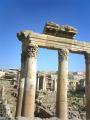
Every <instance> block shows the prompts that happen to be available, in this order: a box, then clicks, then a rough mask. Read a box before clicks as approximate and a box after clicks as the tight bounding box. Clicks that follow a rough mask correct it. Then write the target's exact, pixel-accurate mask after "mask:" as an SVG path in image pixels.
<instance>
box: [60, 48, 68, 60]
mask: <svg viewBox="0 0 90 120" xmlns="http://www.w3.org/2000/svg"><path fill="white" fill-rule="evenodd" d="M68 53H69V50H67V49H60V50H58V55H59V61H62V60H67V59H68Z"/></svg>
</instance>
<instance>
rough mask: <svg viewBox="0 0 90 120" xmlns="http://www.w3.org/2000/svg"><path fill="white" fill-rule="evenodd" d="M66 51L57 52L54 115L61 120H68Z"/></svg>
mask: <svg viewBox="0 0 90 120" xmlns="http://www.w3.org/2000/svg"><path fill="white" fill-rule="evenodd" d="M67 56H68V50H67V49H61V50H59V51H58V61H59V65H58V80H57V98H56V115H57V117H58V118H60V119H61V120H67V119H68V110H67V107H68V106H67V82H68V60H67Z"/></svg>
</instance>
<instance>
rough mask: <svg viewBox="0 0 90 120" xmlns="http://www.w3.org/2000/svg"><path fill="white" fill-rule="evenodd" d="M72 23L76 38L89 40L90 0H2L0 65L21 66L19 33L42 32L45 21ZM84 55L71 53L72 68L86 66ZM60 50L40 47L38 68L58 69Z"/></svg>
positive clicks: (0, 66)
mask: <svg viewBox="0 0 90 120" xmlns="http://www.w3.org/2000/svg"><path fill="white" fill-rule="evenodd" d="M47 21H53V22H56V23H58V24H60V25H65V24H66V25H71V26H74V27H76V28H77V29H78V34H77V36H76V39H78V40H82V41H88V42H90V1H89V0H0V68H20V59H21V58H20V54H21V43H20V42H19V41H18V39H17V37H16V33H17V32H19V31H21V30H27V29H29V30H32V31H34V32H38V33H42V31H43V27H44V24H45V22H47ZM84 62H85V61H84V57H83V56H81V55H76V54H70V55H69V70H70V71H83V70H85V64H84ZM57 64H58V59H57V51H51V50H46V49H40V50H39V53H38V70H48V71H49V70H52V71H53V70H57Z"/></svg>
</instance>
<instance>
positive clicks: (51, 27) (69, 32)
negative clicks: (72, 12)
mask: <svg viewBox="0 0 90 120" xmlns="http://www.w3.org/2000/svg"><path fill="white" fill-rule="evenodd" d="M43 33H44V34H47V35H52V36H57V37H64V38H71V39H73V38H74V35H75V34H76V33H77V30H76V29H75V28H74V27H72V26H69V25H64V26H60V25H58V24H56V23H54V22H48V23H46V24H45V27H44V30H43Z"/></svg>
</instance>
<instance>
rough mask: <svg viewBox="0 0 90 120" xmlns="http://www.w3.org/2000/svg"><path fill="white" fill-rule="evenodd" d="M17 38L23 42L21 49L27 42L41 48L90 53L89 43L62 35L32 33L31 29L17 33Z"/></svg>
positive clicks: (24, 47)
mask: <svg viewBox="0 0 90 120" xmlns="http://www.w3.org/2000/svg"><path fill="white" fill-rule="evenodd" d="M18 38H19V40H20V41H22V42H23V43H24V45H23V50H25V49H26V47H27V45H28V44H32V45H38V46H39V47H41V48H48V49H56V50H58V49H63V48H66V49H68V50H69V51H70V52H74V53H85V52H88V53H90V43H88V42H81V41H77V40H72V39H68V38H63V37H55V36H51V35H45V34H39V33H34V32H31V31H28V32H27V30H26V31H22V32H19V33H18Z"/></svg>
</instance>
